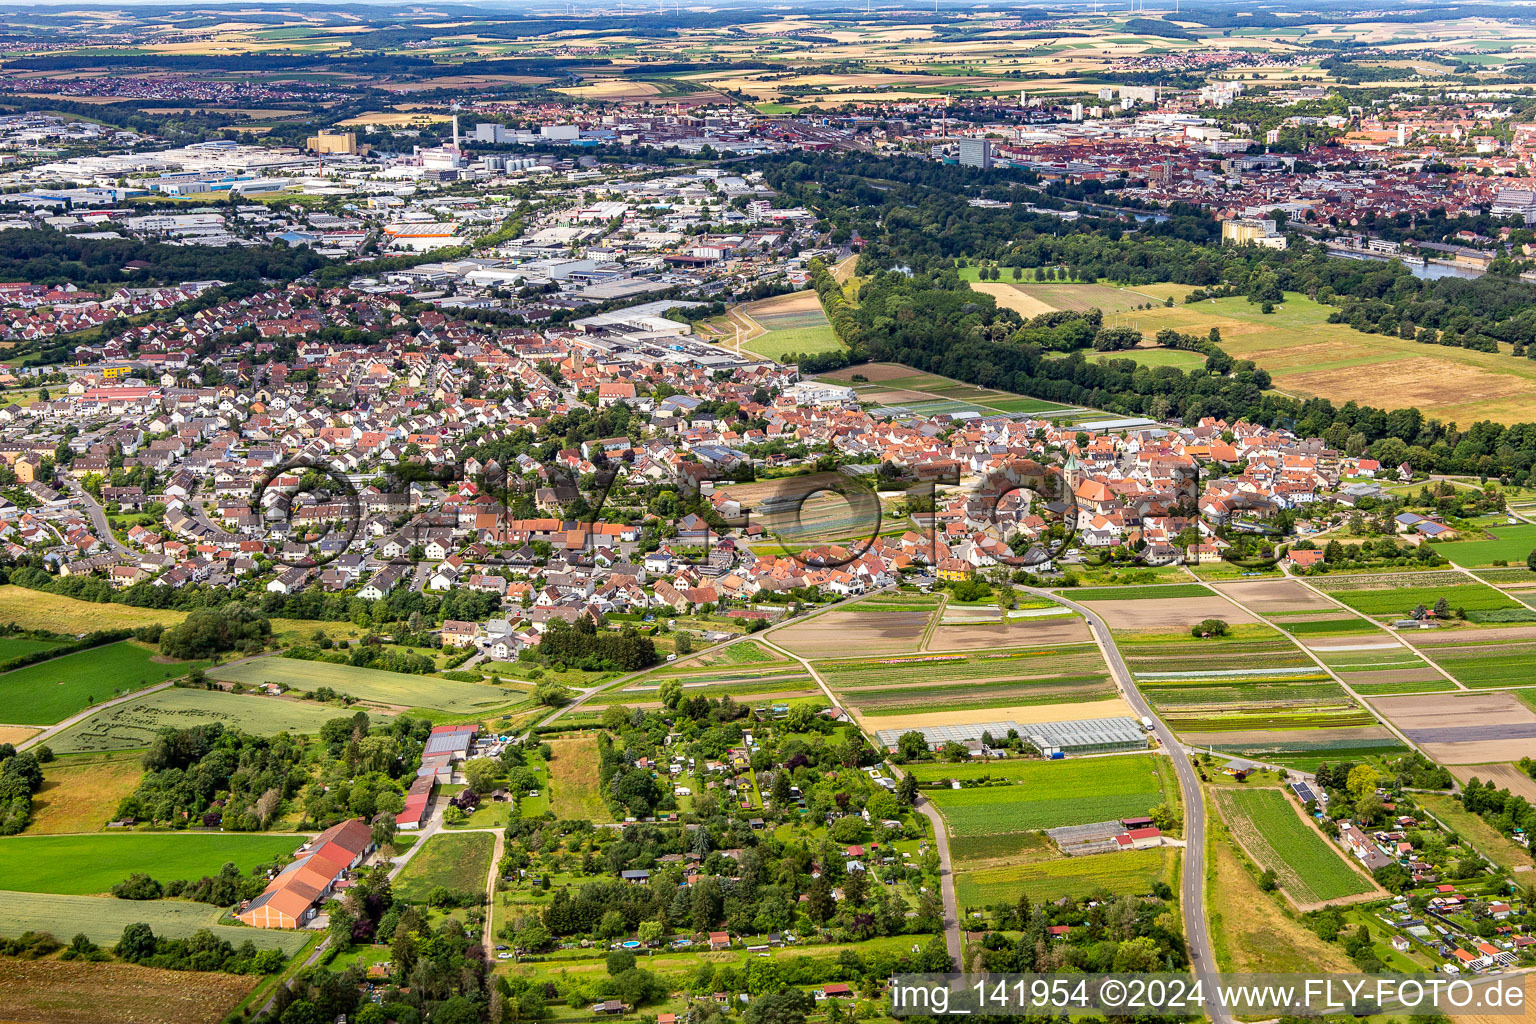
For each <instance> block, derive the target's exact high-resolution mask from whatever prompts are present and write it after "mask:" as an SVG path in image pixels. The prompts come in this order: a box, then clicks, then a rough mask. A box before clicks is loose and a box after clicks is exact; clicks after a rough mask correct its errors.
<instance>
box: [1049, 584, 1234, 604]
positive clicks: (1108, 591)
mask: <svg viewBox="0 0 1536 1024" xmlns="http://www.w3.org/2000/svg"><path fill="white" fill-rule="evenodd" d="M1057 593H1058V594H1060V595H1061V596H1062V597H1064V598H1066V599H1067V600H1068V601H1154V600H1166V599H1171V598H1175V597H1210V596H1211V589H1210V588H1209V587H1207V586H1205V585H1204V584H1202V583H1165V584H1161V585H1158V586H1150V587H1068V588H1066V589H1065V590H1058V591H1057Z"/></svg>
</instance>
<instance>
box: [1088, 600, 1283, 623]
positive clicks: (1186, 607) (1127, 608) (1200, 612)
mask: <svg viewBox="0 0 1536 1024" xmlns="http://www.w3.org/2000/svg"><path fill="white" fill-rule="evenodd" d="M1082 604H1084V605H1086V606H1087V607H1089V608H1092V609H1093V610H1094V611H1095V612H1097V613H1098V615H1099V618H1101V619H1103V620H1104V621H1105V622H1106V623H1107V624H1108V625H1109V627H1110V628H1111V629H1157V628H1162V627H1169V626H1173V627H1179V626H1193V625H1194V624H1195V623H1197V622H1200V621H1202V620H1204V619H1221V620H1222V621H1223V622H1226V623H1228V624H1237V623H1250V622H1257V621H1259V620H1258V619H1256V618H1254V617H1253V616H1252V615H1250V614H1248V613H1247V612H1245V611H1243V610H1242V609H1240V608H1235V607H1233V606H1232V604H1231V603H1229V602H1227V601H1224V600H1222V599H1221V598H1219V597H1176V598H1173V599H1172V600H1167V599H1160V598H1154V599H1151V600H1141V601H1083V602H1082Z"/></svg>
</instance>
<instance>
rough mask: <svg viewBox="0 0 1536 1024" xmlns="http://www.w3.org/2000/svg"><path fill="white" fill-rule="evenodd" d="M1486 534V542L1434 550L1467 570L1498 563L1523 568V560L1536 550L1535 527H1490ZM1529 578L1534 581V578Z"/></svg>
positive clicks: (1466, 542) (1464, 541)
mask: <svg viewBox="0 0 1536 1024" xmlns="http://www.w3.org/2000/svg"><path fill="white" fill-rule="evenodd" d="M1485 532H1486V533H1487V534H1488V535H1489V536H1488V539H1486V540H1462V541H1455V542H1454V543H1451V544H1441V545H1439V546H1437V547H1436V548H1435V551H1436V553H1437V554H1440V555H1444V556H1445V557H1446V558H1449V559H1450V560H1451V561H1452V562H1455V563H1456V564H1457V565H1462V566H1467V567H1469V568H1470V567H1472V566H1483V565H1492V564H1493V563H1494V562H1498V561H1504V562H1508V563H1509V564H1510V565H1514V566H1523V565H1524V564H1525V556H1526V555H1529V554H1530V553H1531V551H1532V550H1533V549H1536V525H1531V524H1524V523H1523V524H1521V525H1519V526H1502V525H1501V526H1493V527H1489V528H1487V529H1486V530H1485ZM1524 571H1525V572H1526V573H1527V575H1528V576H1529V575H1530V573H1529V570H1524ZM1531 578H1532V579H1536V576H1533V577H1531Z"/></svg>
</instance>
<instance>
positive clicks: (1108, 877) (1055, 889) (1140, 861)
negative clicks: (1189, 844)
mask: <svg viewBox="0 0 1536 1024" xmlns="http://www.w3.org/2000/svg"><path fill="white" fill-rule="evenodd" d="M1175 863H1176V860H1175V853H1174V851H1173V850H1171V849H1166V848H1165V849H1155V850H1129V851H1127V852H1125V853H1095V854H1089V855H1088V856H1086V857H1064V858H1062V859H1060V860H1048V861H1041V862H1038V863H1033V864H1014V865H1009V866H1007V867H999V868H987V869H985V870H982V871H969V872H964V873H961V874H958V875H956V876H955V898H956V900H957V901H958V902H959V904H960V909H961V911H962V912H963V911H966V910H969V909H971V908H976V909H980V908H982V907H988V906H991V905H992V904H994V903H1013V902H1015V901H1016V900H1018V898H1019V896H1021V895H1027V896H1029V898H1030V899H1031V900H1032V901H1036V902H1040V901H1044V900H1053V899H1060V898H1061V897H1063V896H1072V897H1083V896H1089V895H1092V894H1094V893H1099V892H1104V893H1110V894H1115V895H1118V894H1122V893H1126V894H1132V895H1141V894H1145V893H1150V892H1151V891H1152V886H1153V885H1154V884H1156V883H1157V882H1159V881H1169V882H1171V881H1172V878H1173V874H1174V871H1173V864H1175Z"/></svg>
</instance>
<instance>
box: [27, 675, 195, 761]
mask: <svg viewBox="0 0 1536 1024" xmlns="http://www.w3.org/2000/svg"><path fill="white" fill-rule="evenodd" d="M175 681H176V680H174V679H167V680H166V681H165V682H163V683H156V684H155V685H154V686H146V687H145V688H144V689H142V690H134V691H133V692H132V693H125V694H123V695H122V696H121V697H113V698H112V699H111V700H104V701H102V702H101V703H100V704H92V705H91V706H90V707H88V708H86V709H85V710H84V711H81V712H79V713H78V714H73V715H70V716H69V717H68V718H66V719H64V721H62V722H59V723H58V724H57V725H50V726H48V727H47V728H46V729H44V730H43V731H42V732H40V733H38V734H37V735H36V736H33V737H32V738H31V739H29V740H25V741H23V742H21V743H18V744H16V749H17V750H18V751H20V750H26V749H27V748H28V747H35V746H37V745H38V744H39V743H42V742H44V741H45V740H48V739H50V738H51V737H54V736H57V735H58V734H59V733H61V732H63V731H64V730H65V729H68V728H69V727H70V726H72V725H79V724H80V723H81V722H83V721H85V720H86V719H87V718H90V717H91V716H92V715H94V714H95V713H96V712H98V711H101V710H104V709H106V708H110V707H116V706H117V705H119V704H122V703H123V702H124V701H130V700H134V699H136V698H138V697H142V696H144V695H145V694H149V693H157V692H159V691H160V690H163V689H165V688H166V687H167V686H170V685H171V684H172V683H174V682H175Z"/></svg>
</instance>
